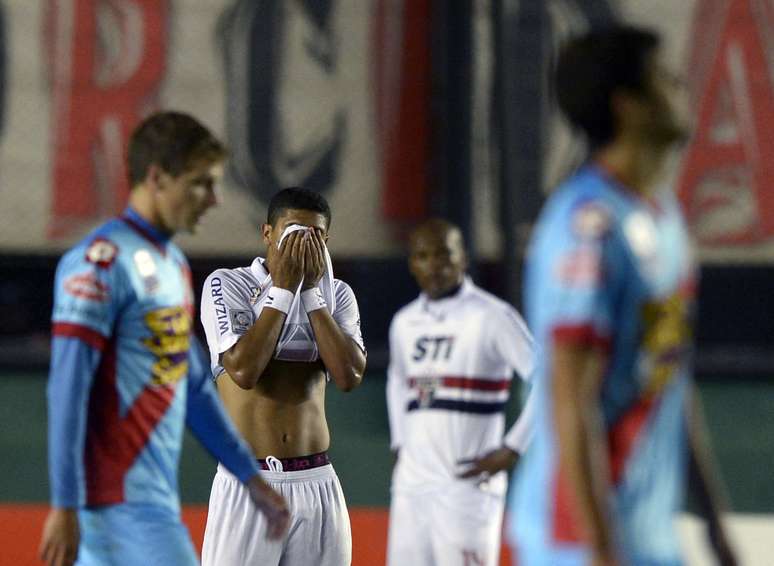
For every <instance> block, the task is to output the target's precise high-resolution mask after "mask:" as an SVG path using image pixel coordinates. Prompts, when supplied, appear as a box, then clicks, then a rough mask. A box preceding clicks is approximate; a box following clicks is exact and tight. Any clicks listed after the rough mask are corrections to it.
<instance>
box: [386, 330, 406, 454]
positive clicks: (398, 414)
mask: <svg viewBox="0 0 774 566" xmlns="http://www.w3.org/2000/svg"><path fill="white" fill-rule="evenodd" d="M389 343H390V361H389V365H388V366H387V415H388V416H389V420H390V449H391V450H392V452H393V454H395V456H396V457H397V455H398V452H399V451H400V447H401V445H402V444H403V434H404V433H403V423H404V419H405V418H406V379H407V377H408V376H407V375H406V369H405V364H404V362H403V358H402V356H401V348H400V336H399V331H398V324H397V319H396V318H393V319H392V323H391V324H390V333H389Z"/></svg>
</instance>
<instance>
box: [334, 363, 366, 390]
mask: <svg viewBox="0 0 774 566" xmlns="http://www.w3.org/2000/svg"><path fill="white" fill-rule="evenodd" d="M335 381H336V385H337V386H338V388H339V390H340V391H341V392H343V393H349V392H350V391H352V390H353V389H355V388H356V387H357V386H358V385H360V384H361V383H362V382H363V372H362V371H357V370H356V369H355V368H353V367H349V368H346V369H344V370H343V371H341V372H340V374H339V375H338V376H337V377H336V379H335Z"/></svg>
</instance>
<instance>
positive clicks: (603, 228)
mask: <svg viewBox="0 0 774 566" xmlns="http://www.w3.org/2000/svg"><path fill="white" fill-rule="evenodd" d="M617 197H618V195H617V194H616V192H615V191H614V190H612V188H611V186H610V182H609V180H607V179H606V178H605V177H604V176H603V175H601V174H600V173H599V172H598V171H596V169H595V168H593V167H585V168H583V169H581V170H580V171H578V172H577V173H576V174H574V175H573V176H571V177H570V178H569V179H567V180H566V181H565V182H564V183H562V184H561V185H559V187H557V189H556V190H555V191H554V193H553V194H552V195H551V197H550V198H549V201H548V203H547V205H546V207H545V209H544V212H543V213H542V214H541V218H540V220H539V223H540V224H541V225H542V227H543V230H545V231H548V232H556V231H560V232H570V233H572V234H573V235H574V236H577V237H580V238H583V239H586V238H590V239H596V238H601V237H605V236H607V235H608V234H610V233H611V232H612V231H614V230H615V227H616V224H617V223H618V222H619V216H620V203H619V202H618V200H619V199H618V198H617Z"/></svg>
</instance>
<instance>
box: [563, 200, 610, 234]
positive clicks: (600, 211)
mask: <svg viewBox="0 0 774 566" xmlns="http://www.w3.org/2000/svg"><path fill="white" fill-rule="evenodd" d="M572 227H573V230H574V231H575V233H576V234H577V235H578V236H580V237H581V238H584V239H590V240H596V239H598V238H601V237H602V236H603V235H604V234H605V233H606V232H607V231H608V230H609V228H610V211H609V210H608V209H607V207H605V206H604V205H602V204H600V203H598V202H586V203H583V204H581V205H580V206H578V208H577V210H576V211H575V212H574V214H573V218H572Z"/></svg>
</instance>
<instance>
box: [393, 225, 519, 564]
mask: <svg viewBox="0 0 774 566" xmlns="http://www.w3.org/2000/svg"><path fill="white" fill-rule="evenodd" d="M466 266H467V260H466V255H465V249H464V243H463V238H462V234H461V233H460V230H459V229H458V228H457V227H456V226H454V225H453V224H450V223H449V222H446V221H444V220H440V219H432V220H428V221H426V222H424V223H423V224H421V225H420V226H419V227H418V228H417V229H416V230H415V231H414V232H413V233H412V235H411V239H410V253H409V267H410V270H411V273H412V275H413V276H414V279H416V281H417V284H418V285H419V287H420V289H421V290H422V293H421V294H420V296H419V297H418V298H417V299H415V300H414V301H412V302H411V303H409V304H408V305H406V306H405V307H403V308H402V309H401V310H400V311H398V313H397V314H396V315H395V317H394V318H393V320H392V324H391V325H390V365H389V369H388V374H387V406H388V409H389V417H390V446H391V448H392V449H393V450H394V451H395V452H396V455H397V463H396V466H395V469H394V471H393V478H392V502H391V505H390V526H389V537H388V551H387V563H388V564H389V565H391V566H402V565H404V564H411V565H412V566H422V565H427V566H432V565H435V564H443V565H444V566H454V565H459V566H477V565H480V566H494V565H495V564H497V563H498V557H499V553H500V534H501V531H502V518H503V509H504V506H505V501H504V500H505V491H506V487H507V475H506V472H505V471H506V470H509V469H510V468H512V467H513V465H514V464H515V462H516V459H517V457H518V454H519V453H520V452H521V451H522V450H523V449H524V448H525V446H526V444H527V441H528V440H529V436H530V433H531V424H530V418H531V417H530V416H529V415H531V410H530V407H531V406H532V404H531V403H530V402H529V401H528V402H527V405H526V407H525V410H524V411H522V414H521V416H520V417H519V420H518V421H516V423H515V424H514V425H513V427H512V428H511V429H510V430H509V431H508V433H507V434H506V435H505V437H503V428H504V420H505V419H504V415H503V408H504V406H505V404H506V402H507V400H508V397H509V391H510V388H511V378H512V376H513V374H514V372H515V373H518V374H519V375H520V376H521V377H522V379H525V380H526V379H528V378H529V377H530V376H531V373H532V368H533V363H534V354H533V347H532V337H531V335H530V333H529V331H528V330H527V327H526V326H525V325H524V322H523V321H522V319H521V317H520V316H519V314H518V313H517V312H516V310H515V309H513V308H512V307H511V306H510V305H508V304H507V303H505V302H503V301H501V300H500V299H498V298H496V297H494V296H493V295H491V294H489V293H487V292H486V291H484V290H483V289H481V288H479V287H477V286H476V285H475V284H474V283H473V282H472V281H471V280H470V278H469V277H467V276H466V275H465V270H466Z"/></svg>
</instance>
